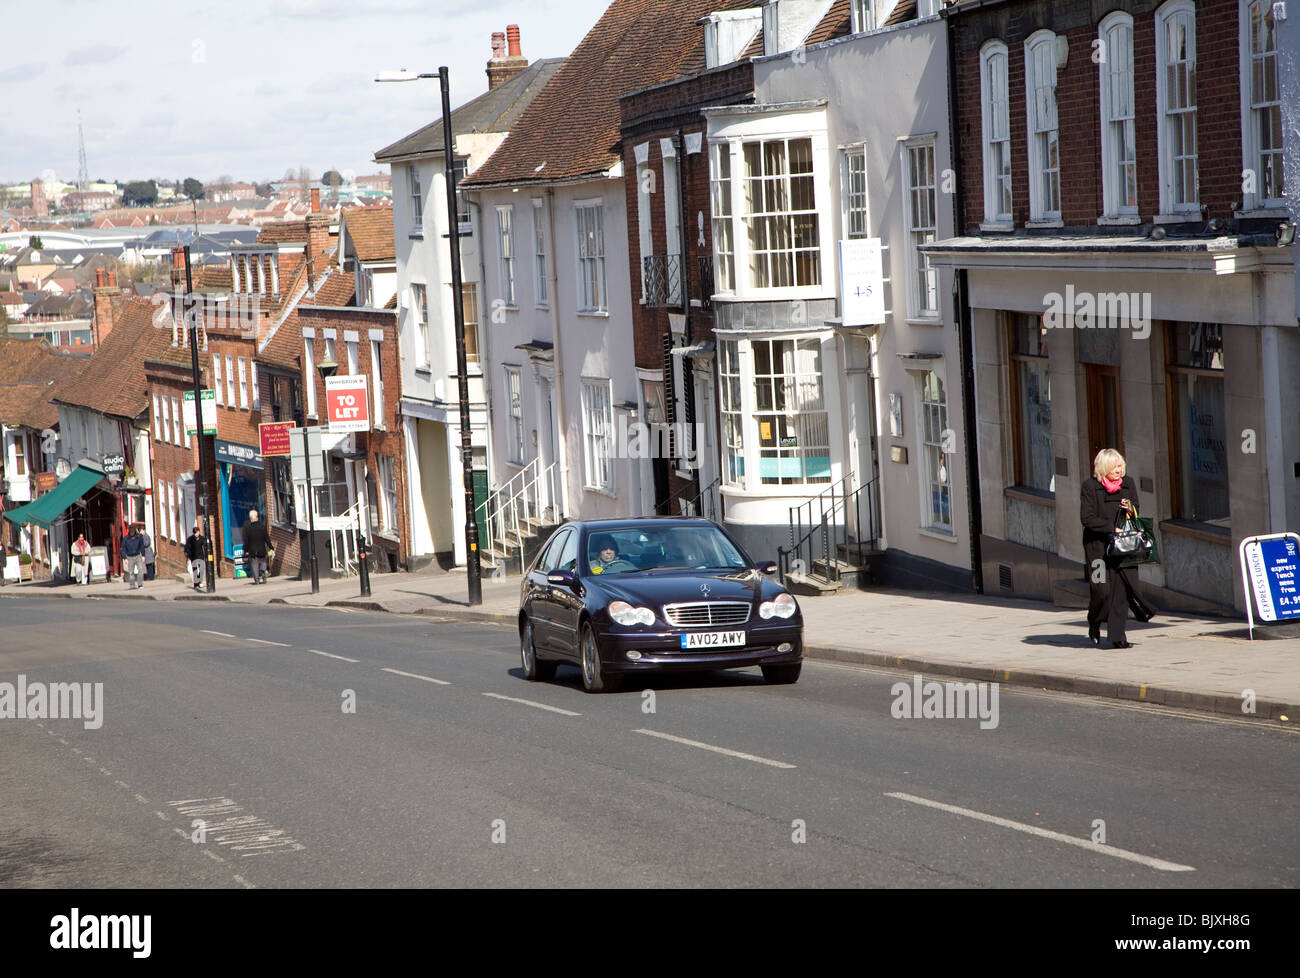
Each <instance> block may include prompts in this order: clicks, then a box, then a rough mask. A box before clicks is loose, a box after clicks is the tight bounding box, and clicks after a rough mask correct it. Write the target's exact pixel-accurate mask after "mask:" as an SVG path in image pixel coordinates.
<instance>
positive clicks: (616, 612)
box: [609, 601, 655, 625]
mask: <svg viewBox="0 0 1300 978" xmlns="http://www.w3.org/2000/svg"><path fill="white" fill-rule="evenodd" d="M609 617H611V618H613V619H614V621H615V622H616V623H618V624H620V625H653V624H654V623H655V613H654V612H653V611H651V610H650V609H649V608H634V607H633V606H632V605H630V604H628V603H627V602H626V601H611V602H610V604H609Z"/></svg>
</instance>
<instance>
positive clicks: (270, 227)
mask: <svg viewBox="0 0 1300 978" xmlns="http://www.w3.org/2000/svg"><path fill="white" fill-rule="evenodd" d="M306 240H307V222H306V221H275V222H273V223H271V224H263V225H262V230H261V233H259V234H258V236H257V241H258V243H259V244H262V243H265V242H270V243H272V244H283V243H285V242H305V241H306Z"/></svg>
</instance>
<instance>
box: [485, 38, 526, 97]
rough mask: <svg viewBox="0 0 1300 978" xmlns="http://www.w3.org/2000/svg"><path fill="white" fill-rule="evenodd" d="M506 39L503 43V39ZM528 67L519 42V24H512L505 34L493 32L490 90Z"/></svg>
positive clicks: (488, 65) (489, 68) (489, 69)
mask: <svg viewBox="0 0 1300 978" xmlns="http://www.w3.org/2000/svg"><path fill="white" fill-rule="evenodd" d="M503 40H504V41H506V42H507V43H506V44H503V43H502V41H503ZM527 67H528V59H527V58H525V57H524V55H523V50H522V49H521V47H520V44H519V25H518V24H511V25H509V26H508V27H507V28H506V32H505V35H504V36H503V35H502V34H501V32H500V31H496V32H494V33H493V34H492V60H490V61H489V62H488V63H487V76H488V90H489V91H491V90H492V89H494V88H496V87H497V86H498V85H500V84H502V83H503V82H508V81H509V80H510V79H511V78H514V77H515V75H517V74H519V73H520V72H521V71H523V70H524V69H525V68H527Z"/></svg>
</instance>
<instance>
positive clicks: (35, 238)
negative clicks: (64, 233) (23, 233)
mask: <svg viewBox="0 0 1300 978" xmlns="http://www.w3.org/2000/svg"><path fill="white" fill-rule="evenodd" d="M27 247H28V248H35V249H36V250H37V251H40V250H41V249H42V248H44V247H45V242H44V241H42V240H41V236H40V235H39V234H33V235H32V236H31V237H30V238H28V239H27Z"/></svg>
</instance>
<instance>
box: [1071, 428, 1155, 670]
mask: <svg viewBox="0 0 1300 978" xmlns="http://www.w3.org/2000/svg"><path fill="white" fill-rule="evenodd" d="M1092 468H1093V476H1092V478H1090V479H1087V480H1086V481H1085V482H1084V483H1083V486H1082V487H1081V489H1080V492H1079V519H1080V521H1081V522H1082V523H1083V556H1084V562H1085V564H1086V568H1085V572H1086V573H1087V575H1088V639H1089V641H1091V642H1092V644H1093V645H1100V644H1101V623H1102V622H1103V621H1105V622H1106V637H1107V638H1108V639H1110V644H1111V648H1115V649H1127V648H1132V645H1133V643H1131V642H1129V641H1128V639H1127V638H1126V636H1125V633H1124V626H1125V623H1126V621H1127V620H1128V612H1129V608H1130V607H1132V609H1133V616H1134V617H1135V618H1137V620H1138V621H1150V620H1151V618H1152V617H1153V612H1152V611H1151V609H1150V608H1149V607H1148V606H1147V605H1146V604H1145V603H1144V602H1143V601H1142V598H1141V595H1139V594H1138V591H1137V580H1136V573H1134V574H1133V576H1132V577H1130V575H1129V569H1126V568H1123V567H1117V566H1115V563H1114V562H1113V561H1111V560H1109V559H1107V557H1106V547H1107V545H1108V544H1109V543H1110V541H1111V540H1112V538H1113V537H1114V536H1115V530H1116V529H1117V528H1118V527H1119V525H1120V523H1121V521H1122V520H1123V518H1124V516H1125V515H1131V516H1136V515H1137V503H1136V500H1137V486H1136V485H1135V484H1134V482H1133V479H1132V478H1131V477H1130V476H1129V475H1128V470H1127V466H1126V465H1125V462H1124V456H1122V455H1121V454H1120V453H1119V452H1117V451H1115V449H1113V448H1103V449H1102V450H1101V451H1100V452H1098V453H1097V457H1096V459H1095V460H1094V461H1093V466H1092Z"/></svg>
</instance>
